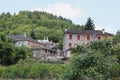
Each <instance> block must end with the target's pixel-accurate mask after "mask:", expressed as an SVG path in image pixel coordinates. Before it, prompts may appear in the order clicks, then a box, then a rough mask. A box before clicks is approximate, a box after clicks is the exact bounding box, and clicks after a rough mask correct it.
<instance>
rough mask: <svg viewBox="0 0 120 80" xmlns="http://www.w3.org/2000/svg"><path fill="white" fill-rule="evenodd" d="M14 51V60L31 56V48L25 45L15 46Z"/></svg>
mask: <svg viewBox="0 0 120 80" xmlns="http://www.w3.org/2000/svg"><path fill="white" fill-rule="evenodd" d="M15 51H16V54H15V62H17V61H19V60H20V59H23V60H24V59H25V58H27V57H32V52H31V50H30V49H29V48H27V47H25V46H21V47H15Z"/></svg>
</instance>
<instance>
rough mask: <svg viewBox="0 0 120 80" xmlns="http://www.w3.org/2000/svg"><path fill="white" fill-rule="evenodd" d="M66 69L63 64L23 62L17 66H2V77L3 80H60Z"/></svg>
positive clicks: (0, 69)
mask: <svg viewBox="0 0 120 80" xmlns="http://www.w3.org/2000/svg"><path fill="white" fill-rule="evenodd" d="M64 69H66V66H64V65H62V64H44V63H37V61H36V62H34V61H33V60H31V62H26V61H24V60H21V61H20V62H19V63H18V64H16V65H11V66H8V67H3V66H0V77H1V78H3V79H35V80H36V79H39V80H41V79H42V80H49V79H50V80H52V79H56V80H58V79H59V77H60V75H61V74H62V72H63V70H64ZM3 73H4V74H3Z"/></svg>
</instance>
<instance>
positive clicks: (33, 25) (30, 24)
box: [0, 11, 82, 42]
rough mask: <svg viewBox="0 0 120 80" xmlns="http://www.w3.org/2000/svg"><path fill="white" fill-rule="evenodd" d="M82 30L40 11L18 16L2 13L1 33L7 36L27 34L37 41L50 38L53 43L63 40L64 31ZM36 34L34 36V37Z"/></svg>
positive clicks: (64, 19)
mask: <svg viewBox="0 0 120 80" xmlns="http://www.w3.org/2000/svg"><path fill="white" fill-rule="evenodd" d="M72 28H82V27H81V26H80V25H75V24H73V23H72V21H71V20H69V19H66V18H63V17H61V16H55V15H53V14H49V13H46V12H40V11H33V12H31V11H20V12H19V13H18V14H16V13H14V14H10V13H9V12H7V13H2V14H1V15H0V32H4V33H5V34H6V35H13V34H14V35H16V34H24V32H26V33H27V35H28V36H31V37H33V38H35V39H43V37H44V36H47V37H49V39H50V40H52V41H53V42H59V41H60V40H61V39H62V34H63V31H64V29H72ZM32 34H34V35H32Z"/></svg>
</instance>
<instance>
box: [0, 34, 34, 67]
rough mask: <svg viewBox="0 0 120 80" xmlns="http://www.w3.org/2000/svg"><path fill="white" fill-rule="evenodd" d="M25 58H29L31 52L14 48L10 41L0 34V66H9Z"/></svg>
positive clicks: (22, 48)
mask: <svg viewBox="0 0 120 80" xmlns="http://www.w3.org/2000/svg"><path fill="white" fill-rule="evenodd" d="M27 56H29V57H31V56H32V52H31V51H30V49H28V48H26V47H24V46H23V47H15V46H14V45H13V43H12V42H11V40H10V39H9V38H8V37H6V36H5V34H4V33H2V34H0V64H1V65H11V64H15V63H16V62H17V61H18V60H20V59H25V58H27Z"/></svg>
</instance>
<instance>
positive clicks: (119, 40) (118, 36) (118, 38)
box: [113, 31, 120, 44]
mask: <svg viewBox="0 0 120 80" xmlns="http://www.w3.org/2000/svg"><path fill="white" fill-rule="evenodd" d="M116 43H120V31H118V32H117V33H116V35H115V37H114V38H113V44H116Z"/></svg>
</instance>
